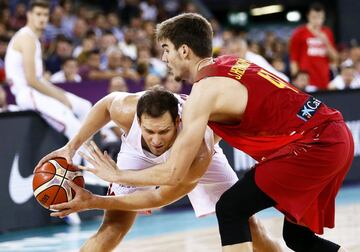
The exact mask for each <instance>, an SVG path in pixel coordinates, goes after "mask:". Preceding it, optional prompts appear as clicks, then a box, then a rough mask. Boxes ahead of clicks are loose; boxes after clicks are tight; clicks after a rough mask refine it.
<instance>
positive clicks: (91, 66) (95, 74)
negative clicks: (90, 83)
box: [79, 50, 121, 80]
mask: <svg viewBox="0 0 360 252" xmlns="http://www.w3.org/2000/svg"><path fill="white" fill-rule="evenodd" d="M79 75H80V76H81V79H82V80H110V79H111V78H113V77H115V76H121V74H120V73H118V72H115V71H112V70H101V69H100V51H99V50H92V51H90V52H88V53H87V55H86V63H85V64H84V65H82V66H80V70H79Z"/></svg>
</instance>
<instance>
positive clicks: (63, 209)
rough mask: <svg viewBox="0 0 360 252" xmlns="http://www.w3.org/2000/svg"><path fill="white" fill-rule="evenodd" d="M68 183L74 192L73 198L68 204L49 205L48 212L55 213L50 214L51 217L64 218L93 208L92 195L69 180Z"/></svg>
mask: <svg viewBox="0 0 360 252" xmlns="http://www.w3.org/2000/svg"><path fill="white" fill-rule="evenodd" d="M68 183H69V185H70V186H71V188H72V189H73V190H74V191H75V197H74V199H72V200H71V201H69V202H66V203H61V204H57V205H51V206H50V210H53V211H56V212H52V213H51V214H50V215H51V216H52V217H60V218H64V217H65V216H67V215H69V214H71V213H75V212H81V211H85V210H88V209H92V208H93V206H92V204H91V203H92V200H93V198H94V195H93V194H92V193H91V192H90V191H88V190H86V189H84V188H82V187H80V186H78V185H76V184H75V183H74V182H72V181H70V180H69V181H68Z"/></svg>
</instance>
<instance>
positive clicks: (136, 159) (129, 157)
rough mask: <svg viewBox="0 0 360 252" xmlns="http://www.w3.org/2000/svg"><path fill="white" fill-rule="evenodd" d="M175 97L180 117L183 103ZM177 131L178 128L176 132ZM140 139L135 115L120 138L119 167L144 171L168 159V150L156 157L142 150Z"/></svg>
mask: <svg viewBox="0 0 360 252" xmlns="http://www.w3.org/2000/svg"><path fill="white" fill-rule="evenodd" d="M175 97H176V98H177V99H178V100H179V115H181V112H182V104H183V103H184V102H185V101H184V100H183V98H181V96H180V95H175ZM179 127H180V126H179ZM179 130H180V128H179V129H178V132H179ZM141 137H142V135H141V128H140V124H139V121H138V118H137V115H135V116H134V120H133V123H132V125H131V128H130V130H129V132H128V133H127V134H123V135H122V137H121V141H122V142H121V149H120V152H119V155H118V159H117V162H118V164H119V165H120V166H121V167H126V168H127V169H132V170H139V169H145V168H148V167H150V166H153V165H156V164H161V163H164V162H165V161H166V160H167V159H168V157H169V155H170V149H169V150H167V151H166V152H164V153H163V154H162V155H160V156H156V155H154V154H152V153H151V152H148V151H146V150H144V149H143V148H142V145H141Z"/></svg>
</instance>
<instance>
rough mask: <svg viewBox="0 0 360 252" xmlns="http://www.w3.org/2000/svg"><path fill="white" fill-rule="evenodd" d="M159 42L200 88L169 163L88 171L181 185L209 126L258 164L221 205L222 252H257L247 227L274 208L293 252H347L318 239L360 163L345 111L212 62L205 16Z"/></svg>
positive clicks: (173, 22)
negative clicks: (353, 166)
mask: <svg viewBox="0 0 360 252" xmlns="http://www.w3.org/2000/svg"><path fill="white" fill-rule="evenodd" d="M156 34H157V40H158V41H159V43H160V44H161V46H162V48H163V49H164V52H163V56H162V60H163V61H165V62H166V63H167V65H168V67H169V69H170V72H171V73H172V74H173V75H174V76H175V78H176V79H177V80H187V81H188V82H191V83H194V84H193V88H192V91H191V94H190V96H189V98H188V100H187V101H186V103H185V107H184V112H183V119H182V120H183V121H182V122H183V129H182V131H181V133H180V134H179V136H178V138H177V139H176V140H175V142H174V144H173V146H172V151H171V154H170V157H169V159H168V160H167V161H166V162H165V163H164V164H160V165H156V166H154V167H152V168H149V169H146V171H144V170H143V171H136V172H131V171H122V170H119V169H114V168H113V167H110V166H109V165H107V164H106V163H104V162H103V163H102V161H101V157H98V156H93V158H94V159H95V160H96V161H97V163H98V165H96V166H95V167H93V168H86V170H89V171H91V172H93V173H94V174H96V175H97V176H99V177H103V178H107V179H108V180H109V176H108V175H109V173H111V178H110V180H111V181H110V182H115V183H123V184H128V185H137V184H142V185H143V183H144V181H147V183H149V184H154V185H176V184H177V183H180V182H181V181H182V180H183V178H184V176H185V174H186V173H187V170H188V169H189V166H190V164H191V163H192V162H193V159H194V157H195V155H196V153H197V151H198V149H199V147H200V144H201V141H202V139H203V136H204V133H205V129H206V126H207V125H209V126H210V127H211V128H212V129H213V130H214V132H215V133H216V134H217V135H219V136H221V137H222V138H223V139H224V140H225V141H226V142H228V143H229V144H231V145H232V146H233V147H235V148H237V149H240V150H242V151H244V152H245V153H247V154H249V155H250V156H252V157H253V158H254V159H256V160H257V161H258V163H257V164H256V165H255V167H253V168H252V169H251V170H250V171H249V172H248V173H247V174H246V175H245V176H244V177H243V178H242V179H240V180H239V181H238V182H237V183H236V184H235V185H234V186H233V187H231V188H230V189H229V190H228V191H226V192H225V193H224V194H223V195H222V196H221V198H220V200H219V201H218V203H217V206H216V212H217V218H218V223H219V230H220V234H221V242H222V246H223V251H252V243H251V234H250V231H249V224H248V218H249V217H250V216H251V215H253V214H255V213H256V212H258V211H260V210H262V209H265V208H268V207H275V208H277V209H278V210H279V211H281V212H282V213H283V214H284V215H285V220H284V228H283V237H284V240H285V242H286V244H287V246H288V247H289V248H291V249H292V250H295V251H306V252H313V251H331V252H332V251H345V250H344V249H343V248H341V247H340V246H339V245H337V244H335V243H332V242H330V241H327V240H324V239H321V238H320V237H318V236H317V235H315V233H318V234H322V233H323V228H324V227H330V228H332V227H334V212H335V196H336V194H337V192H338V190H339V188H340V185H341V183H342V181H343V180H344V177H345V175H346V173H347V171H348V170H349V167H350V165H351V162H352V159H353V155H354V145H353V139H352V136H351V133H350V131H349V130H348V128H347V127H346V125H345V123H344V120H343V117H342V115H341V114H340V112H338V111H336V110H334V109H331V108H329V107H327V106H326V105H325V104H323V103H322V102H321V101H319V100H317V99H316V98H314V97H312V96H310V95H308V94H306V93H302V92H301V91H299V90H297V89H296V88H295V87H294V86H292V85H291V84H289V83H287V82H285V81H284V80H282V79H281V78H279V77H277V76H276V75H274V74H271V73H269V72H268V71H266V70H264V69H262V68H261V67H259V66H257V65H255V64H252V63H251V62H248V61H246V60H244V59H239V58H236V57H232V56H222V57H219V58H216V59H213V58H212V57H211V55H212V45H211V41H212V29H211V26H210V24H209V23H208V21H207V20H206V19H204V18H203V17H202V16H200V15H197V14H191V13H187V14H181V15H178V16H175V17H173V18H170V19H168V20H166V21H164V22H162V23H161V24H159V25H158V26H157V32H156ZM87 158H88V157H87ZM150 177H151V178H152V181H151V182H150V181H149V178H150Z"/></svg>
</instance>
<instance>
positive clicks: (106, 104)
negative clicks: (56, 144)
mask: <svg viewBox="0 0 360 252" xmlns="http://www.w3.org/2000/svg"><path fill="white" fill-rule="evenodd" d="M128 95H129V94H128V93H125V92H114V93H111V94H109V95H107V96H105V97H104V98H102V99H101V100H100V101H98V102H97V103H96V104H95V105H94V106H93V107H92V108H91V110H90V112H89V114H88V115H87V117H86V119H85V120H84V122H83V124H82V126H81V128H80V129H79V131H78V133H77V134H76V135H75V136H74V137H73V138H72V139H71V140H70V141H69V142H68V143H67V146H68V147H69V148H71V149H73V150H77V149H79V147H80V146H81V145H82V144H83V143H85V142H86V141H87V140H88V139H89V138H90V137H91V136H92V135H94V134H95V133H96V132H97V131H98V130H100V129H101V128H102V127H103V126H104V125H106V124H107V123H108V122H109V121H110V119H111V115H110V111H111V110H112V108H113V107H117V108H118V110H120V112H118V114H119V116H120V117H122V115H121V114H122V113H121V107H123V106H124V99H125V98H126V97H127V96H128ZM134 113H135V112H134Z"/></svg>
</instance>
